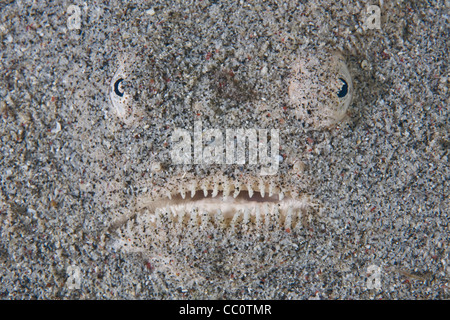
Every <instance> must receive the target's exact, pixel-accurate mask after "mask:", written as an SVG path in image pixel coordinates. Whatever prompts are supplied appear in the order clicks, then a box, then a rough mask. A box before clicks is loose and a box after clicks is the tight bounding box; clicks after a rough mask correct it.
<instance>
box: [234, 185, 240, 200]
mask: <svg viewBox="0 0 450 320" xmlns="http://www.w3.org/2000/svg"><path fill="white" fill-rule="evenodd" d="M240 192H241V188H240V186H237V188H236V189H234V193H233V198H236V197H237V196H238V195H239V193H240Z"/></svg>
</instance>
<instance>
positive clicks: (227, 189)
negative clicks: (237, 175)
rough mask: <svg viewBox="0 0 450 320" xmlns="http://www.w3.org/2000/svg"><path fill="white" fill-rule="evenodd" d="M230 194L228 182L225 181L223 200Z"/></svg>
mask: <svg viewBox="0 0 450 320" xmlns="http://www.w3.org/2000/svg"><path fill="white" fill-rule="evenodd" d="M229 194H230V184H229V183H228V182H225V183H224V185H223V200H225V199H226V198H227V197H228V195H229Z"/></svg>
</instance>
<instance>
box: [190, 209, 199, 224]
mask: <svg viewBox="0 0 450 320" xmlns="http://www.w3.org/2000/svg"><path fill="white" fill-rule="evenodd" d="M197 223H198V218H197V208H193V209H192V210H191V219H190V221H189V224H190V225H191V227H196V226H197Z"/></svg>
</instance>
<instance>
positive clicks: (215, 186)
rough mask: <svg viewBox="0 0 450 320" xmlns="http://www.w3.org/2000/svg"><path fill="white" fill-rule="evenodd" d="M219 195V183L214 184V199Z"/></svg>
mask: <svg viewBox="0 0 450 320" xmlns="http://www.w3.org/2000/svg"><path fill="white" fill-rule="evenodd" d="M218 193H219V186H218V184H217V183H214V189H213V192H212V195H211V196H212V197H213V198H214V197H215V196H217V194H218Z"/></svg>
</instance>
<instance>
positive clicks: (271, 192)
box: [269, 182, 273, 197]
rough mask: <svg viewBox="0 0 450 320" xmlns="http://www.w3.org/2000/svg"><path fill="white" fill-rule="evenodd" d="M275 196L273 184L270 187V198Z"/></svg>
mask: <svg viewBox="0 0 450 320" xmlns="http://www.w3.org/2000/svg"><path fill="white" fill-rule="evenodd" d="M271 196H273V184H272V182H271V183H270V185H269V197H271Z"/></svg>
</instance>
